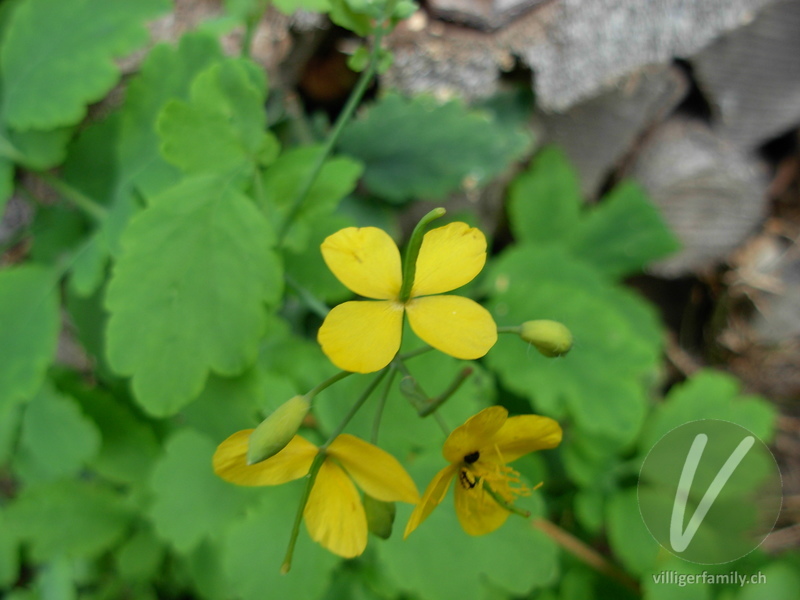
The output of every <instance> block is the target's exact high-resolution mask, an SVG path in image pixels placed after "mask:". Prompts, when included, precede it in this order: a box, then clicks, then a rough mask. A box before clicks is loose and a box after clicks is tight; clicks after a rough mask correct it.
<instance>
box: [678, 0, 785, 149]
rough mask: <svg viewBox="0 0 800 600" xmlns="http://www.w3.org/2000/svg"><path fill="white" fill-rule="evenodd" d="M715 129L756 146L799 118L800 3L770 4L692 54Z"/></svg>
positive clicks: (747, 144)
mask: <svg viewBox="0 0 800 600" xmlns="http://www.w3.org/2000/svg"><path fill="white" fill-rule="evenodd" d="M691 62H692V65H693V66H694V72H695V76H696V78H697V81H698V84H699V85H700V87H701V88H702V90H703V92H704V93H705V94H706V96H707V97H708V98H709V99H710V100H711V102H712V103H713V106H714V109H715V115H714V116H715V129H717V130H718V131H719V132H720V133H721V134H723V135H725V137H727V138H728V139H730V140H732V141H734V142H736V143H738V144H740V145H742V146H743V147H745V148H753V147H755V146H758V145H760V144H762V143H763V142H764V141H766V140H768V139H770V138H772V137H774V136H776V135H778V134H780V133H783V132H785V131H787V130H789V129H791V128H792V127H794V126H797V124H798V123H800V2H797V0H790V1H788V2H787V1H784V2H779V3H777V4H774V5H772V6H769V7H767V8H766V9H765V10H764V11H763V12H762V13H760V14H759V16H758V18H757V19H756V20H755V21H753V23H751V24H750V25H748V26H746V27H743V28H741V29H738V30H736V31H734V32H731V33H729V34H728V35H726V36H724V37H722V38H721V39H719V40H717V41H716V42H714V43H713V44H712V45H711V46H709V47H708V48H706V49H705V50H703V51H702V52H700V53H699V54H698V55H697V56H695V57H694V58H693V59H692V61H691Z"/></svg>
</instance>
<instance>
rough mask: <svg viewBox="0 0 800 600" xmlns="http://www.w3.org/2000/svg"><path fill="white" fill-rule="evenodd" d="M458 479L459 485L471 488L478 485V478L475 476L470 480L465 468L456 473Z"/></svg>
mask: <svg viewBox="0 0 800 600" xmlns="http://www.w3.org/2000/svg"><path fill="white" fill-rule="evenodd" d="M458 479H459V480H460V481H461V485H463V486H464V487H465V488H469V489H472V488H474V487H475V486H476V485H478V478H477V477H475V478H474V479H472V480H471V481H470V478H469V472H468V471H467V470H466V469H462V470H461V473H459V475H458Z"/></svg>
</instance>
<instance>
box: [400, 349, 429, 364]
mask: <svg viewBox="0 0 800 600" xmlns="http://www.w3.org/2000/svg"><path fill="white" fill-rule="evenodd" d="M431 350H433V346H423V347H422V348H417V349H416V350H412V351H411V352H406V353H405V354H398V355H397V360H400V361H404V360H409V359H410V358H415V357H417V356H419V355H420V354H425V353H426V352H430V351H431Z"/></svg>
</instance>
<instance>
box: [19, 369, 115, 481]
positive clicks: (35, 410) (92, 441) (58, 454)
mask: <svg viewBox="0 0 800 600" xmlns="http://www.w3.org/2000/svg"><path fill="white" fill-rule="evenodd" d="M99 448H100V432H99V431H98V430H97V427H96V426H95V424H94V423H92V421H90V420H89V419H87V418H86V416H85V415H84V414H83V413H82V412H81V409H80V406H78V404H77V403H76V402H75V400H74V399H73V398H70V397H69V396H64V395H61V394H59V393H58V392H56V391H55V390H54V389H53V388H52V387H51V386H50V385H49V384H45V385H44V386H43V387H42V388H41V389H40V390H39V392H38V393H37V394H36V396H34V397H33V399H31V401H30V402H29V403H28V405H27V406H26V408H25V414H24V416H23V419H22V432H21V435H20V448H19V454H18V455H17V463H16V464H15V469H19V470H21V471H22V474H23V475H24V478H25V479H26V480H28V481H31V480H35V481H45V480H51V479H56V478H58V477H66V476H73V475H76V474H77V473H78V471H79V470H80V469H81V468H82V467H83V466H84V465H85V464H86V463H87V462H88V461H89V460H90V459H91V458H92V457H93V456H94V455H95V454H96V453H97V451H98V449H99Z"/></svg>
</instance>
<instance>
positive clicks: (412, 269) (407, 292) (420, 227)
mask: <svg viewBox="0 0 800 600" xmlns="http://www.w3.org/2000/svg"><path fill="white" fill-rule="evenodd" d="M445 212H447V211H446V210H445V209H443V208H441V207H440V208H434V209H433V210H432V211H431V212H429V213H428V214H427V215H425V216H424V217H422V219H420V221H419V223H417V226H416V227H414V231H413V232H412V233H411V239H410V240H409V241H408V247H407V248H406V256H405V260H404V261H403V286H402V287H401V288H400V302H402V303H403V304H405V303H406V302H408V299H409V297H410V296H411V287H412V286H413V285H414V275H415V274H416V272H417V257H418V256H419V249H420V248H421V247H422V238H423V237H424V236H425V228H426V227H427V226H428V224H429V223H430V222H431V221H433V220H435V219H438V218H439V217H441V216H443V215H444V213H445Z"/></svg>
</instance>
